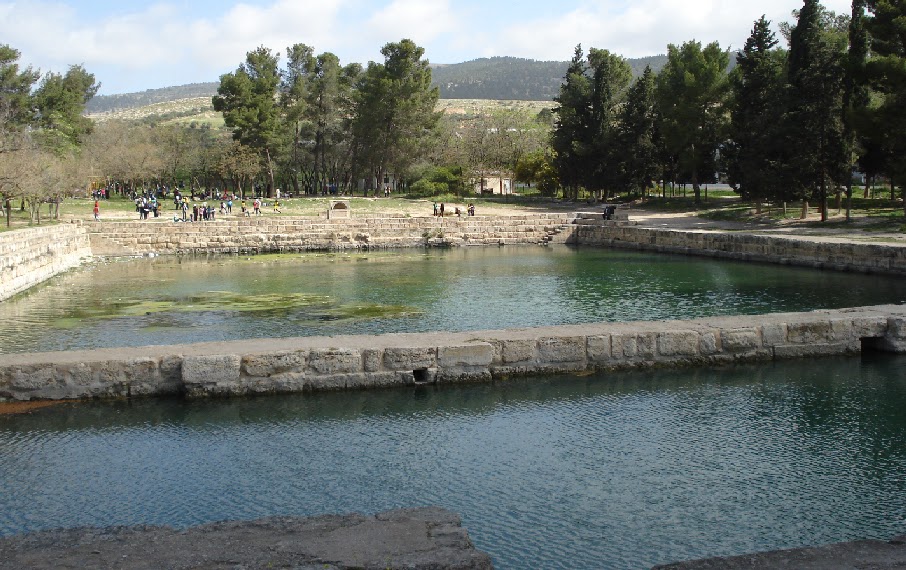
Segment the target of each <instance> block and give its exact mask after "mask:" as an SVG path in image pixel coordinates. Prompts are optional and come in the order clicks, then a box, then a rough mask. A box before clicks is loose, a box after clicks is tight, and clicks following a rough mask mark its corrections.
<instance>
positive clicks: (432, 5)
mask: <svg viewBox="0 0 906 570" xmlns="http://www.w3.org/2000/svg"><path fill="white" fill-rule="evenodd" d="M458 26H459V18H458V17H457V15H456V14H454V13H453V11H452V9H451V7H450V2H449V1H448V0H438V1H428V0H394V1H393V2H391V3H390V4H388V5H387V6H385V7H384V8H381V9H379V10H378V11H376V12H375V13H374V14H372V15H371V17H370V18H369V19H368V22H367V25H366V28H367V30H368V37H369V38H370V39H371V40H373V43H374V44H375V45H377V46H378V48H377V49H380V47H382V46H383V45H384V44H386V43H388V42H396V41H399V40H401V39H403V38H408V39H411V40H412V41H414V42H415V43H416V44H417V45H419V46H421V47H425V46H426V45H428V44H430V43H431V42H433V41H435V40H437V39H438V38H440V37H442V36H444V35H445V34H449V33H452V32H454V31H455V30H456V29H457V27H458ZM427 55H428V56H429V57H430V54H427Z"/></svg>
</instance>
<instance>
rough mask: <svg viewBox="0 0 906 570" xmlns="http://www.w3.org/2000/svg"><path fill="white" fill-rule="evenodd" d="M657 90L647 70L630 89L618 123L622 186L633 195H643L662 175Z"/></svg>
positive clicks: (653, 78) (646, 69)
mask: <svg viewBox="0 0 906 570" xmlns="http://www.w3.org/2000/svg"><path fill="white" fill-rule="evenodd" d="M654 89H655V76H654V73H652V71H651V68H650V67H645V71H644V72H643V73H642V75H641V77H639V78H638V79H637V80H636V82H635V83H634V84H633V85H632V87H630V88H629V91H628V92H627V94H626V102H625V104H624V105H623V106H622V108H621V109H620V114H619V119H618V121H617V136H616V141H617V145H616V147H617V148H618V149H619V157H620V164H619V172H620V176H621V179H622V180H621V182H622V186H623V187H625V188H627V189H629V190H630V191H636V190H638V191H640V192H644V191H645V190H646V189H647V188H649V187H650V185H651V184H652V182H653V181H654V180H656V179H657V176H658V175H659V173H660V171H661V164H660V148H659V140H658V133H657V128H656V125H657V106H656V104H655V99H654Z"/></svg>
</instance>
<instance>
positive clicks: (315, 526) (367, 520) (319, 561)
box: [0, 507, 493, 570]
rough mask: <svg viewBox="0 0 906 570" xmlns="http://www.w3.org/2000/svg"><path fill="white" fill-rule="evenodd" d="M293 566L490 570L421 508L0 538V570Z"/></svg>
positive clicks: (461, 534) (452, 520) (451, 521)
mask: <svg viewBox="0 0 906 570" xmlns="http://www.w3.org/2000/svg"><path fill="white" fill-rule="evenodd" d="M22 568H48V569H50V568H94V569H99V570H100V569H110V570H113V569H117V570H132V569H135V570H138V569H142V570H144V569H147V568H171V569H181V568H186V569H188V568H262V569H263V568H298V569H311V570H314V569H319V570H347V569H348V570H352V569H362V568H374V569H382V570H383V569H403V568H405V569H411V570H435V569H438V568H450V569H455V570H490V569H492V568H493V565H492V563H491V558H490V556H488V555H487V554H485V553H484V552H481V551H479V550H476V549H475V547H474V546H473V545H472V541H471V540H470V539H469V534H468V532H467V531H466V530H465V529H464V528H462V526H461V521H460V518H459V516H458V515H456V514H455V513H452V512H450V511H447V510H444V509H440V508H436V507H424V508H418V509H400V510H396V511H389V512H385V513H379V514H377V515H374V516H363V515H358V514H352V515H343V516H341V515H324V516H318V517H311V518H295V517H272V518H266V519H260V520H256V521H229V522H218V523H211V524H206V525H201V526H197V527H192V528H189V529H187V530H182V531H181V530H175V529H172V528H169V527H154V526H140V527H114V528H76V529H62V530H51V531H44V532H37V533H33V534H27V535H23V536H13V537H8V538H0V570H20V569H22Z"/></svg>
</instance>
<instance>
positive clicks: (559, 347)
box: [538, 336, 585, 365]
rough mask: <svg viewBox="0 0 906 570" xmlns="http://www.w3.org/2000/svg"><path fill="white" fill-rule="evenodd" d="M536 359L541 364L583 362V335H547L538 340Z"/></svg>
mask: <svg viewBox="0 0 906 570" xmlns="http://www.w3.org/2000/svg"><path fill="white" fill-rule="evenodd" d="M538 359H539V360H540V362H541V363H542V365H543V364H546V363H550V362H553V363H557V362H584V361H585V337H584V336H573V337H548V338H542V339H539V340H538Z"/></svg>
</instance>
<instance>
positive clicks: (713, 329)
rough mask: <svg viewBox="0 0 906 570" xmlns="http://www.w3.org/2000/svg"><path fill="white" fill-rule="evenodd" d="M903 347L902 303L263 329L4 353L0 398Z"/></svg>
mask: <svg viewBox="0 0 906 570" xmlns="http://www.w3.org/2000/svg"><path fill="white" fill-rule="evenodd" d="M863 347H868V348H870V349H873V350H882V351H888V352H895V353H906V305H879V306H874V307H855V308H846V309H836V310H820V311H811V312H806V313H774V314H767V315H746V316H732V317H708V318H700V319H692V320H687V321H638V322H622V323H590V324H584V325H565V326H551V327H539V328H523V329H505V330H491V331H466V332H458V333H449V332H433V333H418V334H386V335H378V336H364V335H363V336H334V337H297V338H264V339H248V340H237V341H227V342H208V343H198V344H186V345H173V346H146V347H137V348H136V347H124V348H106V349H98V350H83V351H71V352H48V353H30V354H5V355H0V401H2V400H16V401H24V400H66V399H82V398H128V397H138V396H155V395H160V396H164V395H180V394H181V395H183V396H185V397H187V398H205V397H216V396H242V395H249V394H283V393H295V392H315V391H329V390H351V389H364V388H383V387H391V386H407V385H408V386H413V385H419V384H434V383H464V382H490V381H493V380H500V379H505V378H508V377H514V376H527V375H537V374H561V373H571V372H595V371H597V372H601V371H604V372H606V371H610V370H622V369H631V368H645V367H655V366H658V367H677V366H709V365H721V364H726V363H732V362H748V361H759V360H774V359H787V358H807V357H825V356H835V355H852V354H858V353H859V352H861V350H862V349H863Z"/></svg>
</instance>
